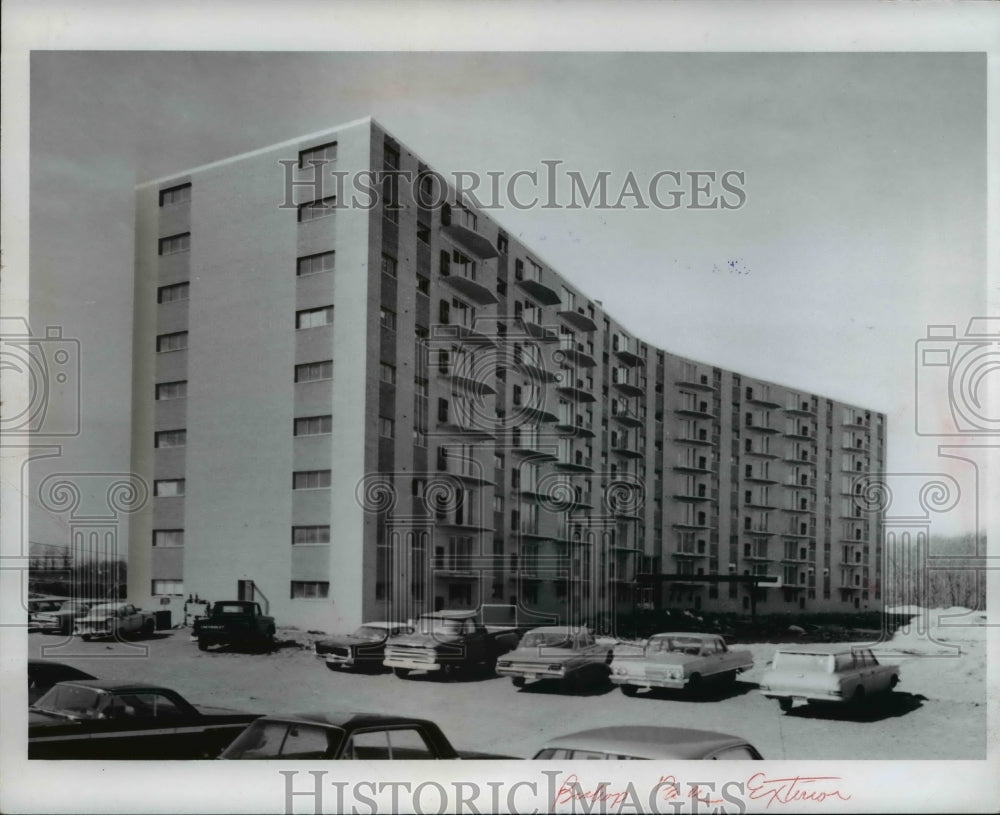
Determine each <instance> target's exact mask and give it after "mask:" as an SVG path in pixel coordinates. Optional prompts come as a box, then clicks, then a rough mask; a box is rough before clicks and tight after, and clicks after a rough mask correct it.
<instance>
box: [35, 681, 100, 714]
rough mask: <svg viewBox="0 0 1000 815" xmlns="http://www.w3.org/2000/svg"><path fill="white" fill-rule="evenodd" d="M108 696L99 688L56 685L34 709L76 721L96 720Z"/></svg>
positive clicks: (36, 703)
mask: <svg viewBox="0 0 1000 815" xmlns="http://www.w3.org/2000/svg"><path fill="white" fill-rule="evenodd" d="M106 695H107V694H106V693H105V692H104V691H101V690H98V689H97V688H84V687H80V686H79V685H56V686H54V687H53V688H52V689H51V690H50V691H49V692H48V693H46V694H45V695H44V696H43V697H41V698H40V699H39V700H38V701H37V702H35V704H34V707H35V708H37V709H38V710H44V711H45V712H47V713H58V714H60V715H63V716H71V717H72V718H74V719H94V718H97V716H98V711H99V708H100V707H101V703H102V701H103V699H104V697H105V696H106Z"/></svg>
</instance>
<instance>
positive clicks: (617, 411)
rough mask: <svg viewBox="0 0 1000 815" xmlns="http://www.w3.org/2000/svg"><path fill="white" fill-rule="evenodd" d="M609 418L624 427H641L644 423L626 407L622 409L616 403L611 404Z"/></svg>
mask: <svg viewBox="0 0 1000 815" xmlns="http://www.w3.org/2000/svg"><path fill="white" fill-rule="evenodd" d="M611 418H612V419H614V420H615V421H616V422H620V423H621V424H622V425H624V426H625V427H642V426H643V425H644V424H645V422H644V421H643V420H642V419H640V418H639V416H638V415H637V414H635V413H634V412H633V411H631V410H629V409H628V408H626V407H622V406H620V405H619V403H618V402H612V403H611Z"/></svg>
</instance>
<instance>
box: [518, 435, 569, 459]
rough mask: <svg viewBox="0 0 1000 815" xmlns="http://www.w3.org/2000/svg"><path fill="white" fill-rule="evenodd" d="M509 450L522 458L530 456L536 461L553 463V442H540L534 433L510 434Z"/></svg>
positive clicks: (554, 447)
mask: <svg viewBox="0 0 1000 815" xmlns="http://www.w3.org/2000/svg"><path fill="white" fill-rule="evenodd" d="M510 450H511V452H513V453H517V454H519V455H523V456H530V457H531V458H532V459H534V460H536V461H555V460H556V458H557V456H556V452H555V451H556V445H555V440H554V439H553V440H546V441H542V440H541V439H540V438H539V436H538V435H537V434H535V433H519V432H517V431H516V430H515V431H512V432H511V436H510Z"/></svg>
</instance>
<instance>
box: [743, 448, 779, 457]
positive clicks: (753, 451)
mask: <svg viewBox="0 0 1000 815" xmlns="http://www.w3.org/2000/svg"><path fill="white" fill-rule="evenodd" d="M743 455H745V456H754V457H756V458H766V459H776V458H781V456H779V455H778V454H777V453H772V452H771V451H769V450H764V449H763V448H760V447H751V448H750V449H749V450H744V451H743Z"/></svg>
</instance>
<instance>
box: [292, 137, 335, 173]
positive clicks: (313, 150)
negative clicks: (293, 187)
mask: <svg viewBox="0 0 1000 815" xmlns="http://www.w3.org/2000/svg"><path fill="white" fill-rule="evenodd" d="M336 160H337V142H335V141H332V142H327V143H326V144H321V145H320V146H319V147H310V148H309V149H308V150H300V151H299V167H306V166H311V165H312V162H326V161H336Z"/></svg>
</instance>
